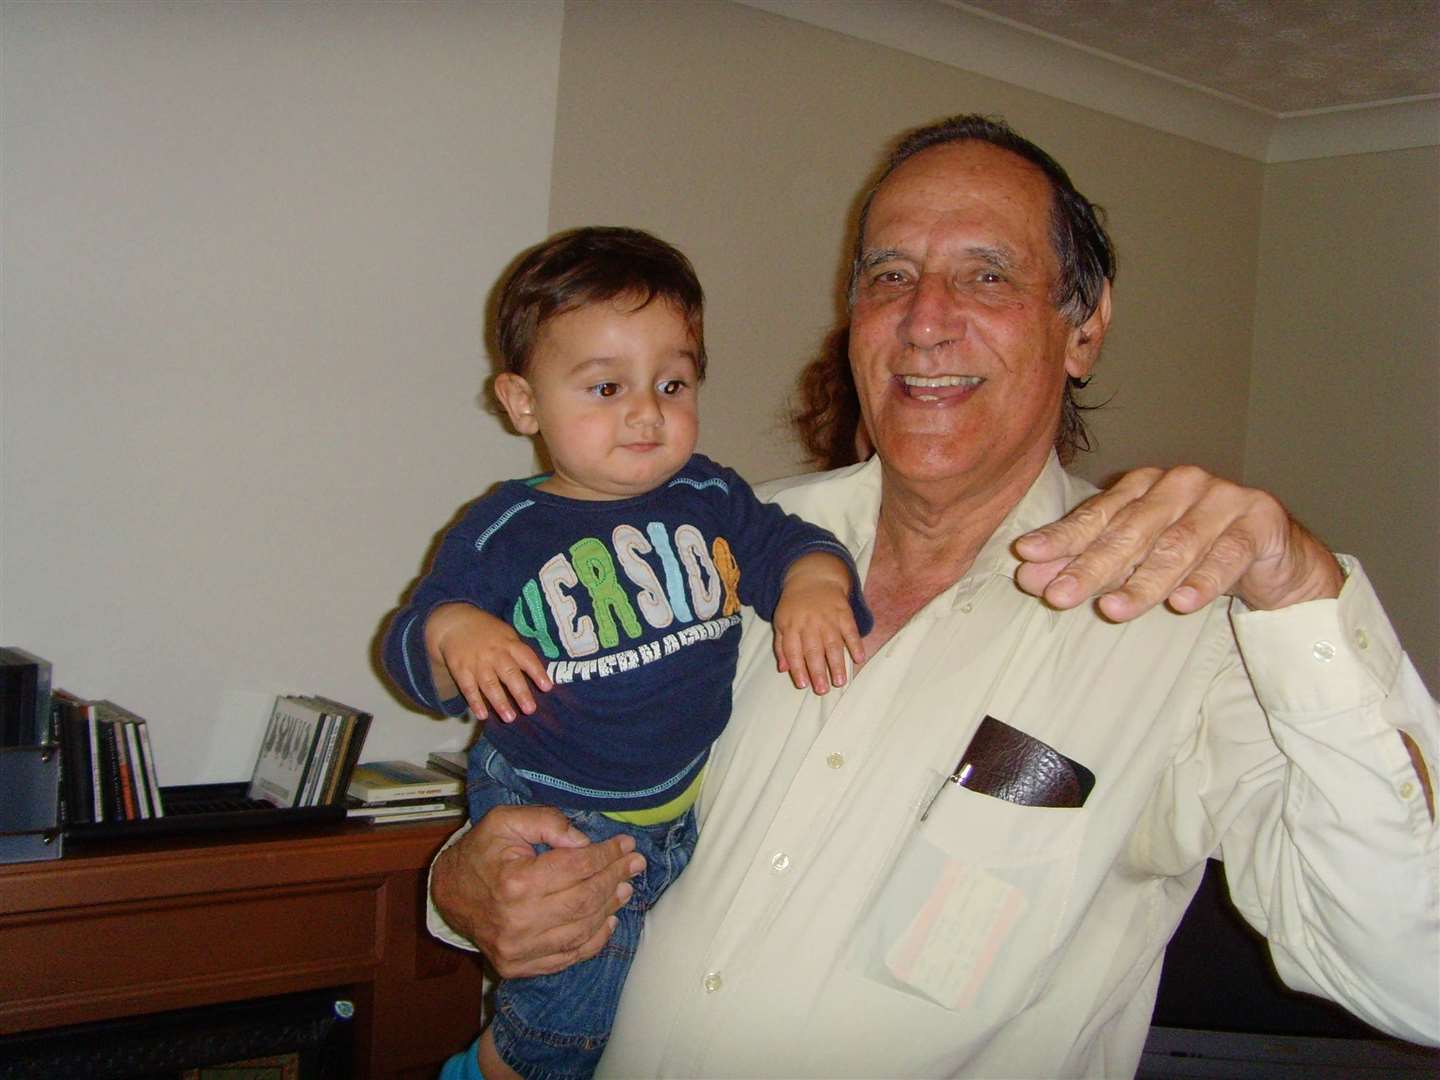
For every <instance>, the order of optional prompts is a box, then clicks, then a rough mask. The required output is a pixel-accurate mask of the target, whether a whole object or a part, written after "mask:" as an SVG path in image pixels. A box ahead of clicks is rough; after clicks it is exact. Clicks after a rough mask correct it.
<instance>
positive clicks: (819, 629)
mask: <svg viewBox="0 0 1440 1080" xmlns="http://www.w3.org/2000/svg"><path fill="white" fill-rule="evenodd" d="M772 623H773V625H774V628H775V661H776V663H777V664H778V665H779V668H780V670H781V671H788V672H789V673H790V681H791V682H793V683H794V684H795V686H796V688H797V689H800V690H803V689H805V687H806V686H807V685H808V686H813V687H814V688H815V692H816V693H817V694H823V693H825V692H826V691H828V690H829V689H830V687H831V686H844V685H845V650H846V649H849V650H850V655H851V657H853V658H854V660H855V663H857V664H863V663H864V662H865V648H864V646H863V645H861V643H860V628H859V627H858V626H856V625H855V615H854V613H853V612H852V611H851V610H850V570H849V568H848V567H847V566H846V565H845V563H844V562H843V561H842V560H841V559H838V558H836V557H835V556H834V555H825V554H823V553H821V552H811V553H810V554H809V555H802V556H801V557H800V558H798V559H796V560H795V561H794V563H792V564H791V566H790V570H789V572H788V573H787V574H786V575H785V588H784V591H782V592H781V594H780V602H779V603H778V604H776V605H775V618H774V619H773V620H772Z"/></svg>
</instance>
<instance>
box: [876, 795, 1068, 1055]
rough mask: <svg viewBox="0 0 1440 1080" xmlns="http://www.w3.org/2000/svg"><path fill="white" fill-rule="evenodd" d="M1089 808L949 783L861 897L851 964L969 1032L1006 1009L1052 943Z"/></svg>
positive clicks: (1019, 1002)
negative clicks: (1017, 800) (1031, 802)
mask: <svg viewBox="0 0 1440 1080" xmlns="http://www.w3.org/2000/svg"><path fill="white" fill-rule="evenodd" d="M940 786H941V777H940V776H939V774H938V773H937V774H936V775H935V788H939V787H940ZM931 790H934V788H932V789H931ZM1085 814H1086V812H1085V811H1084V810H1083V809H1078V808H1063V809H1057V808H1050V807H1037V806H1019V805H1016V804H1014V803H1009V802H1005V801H1003V800H1001V799H996V798H992V797H991V796H988V795H980V794H977V793H975V792H973V791H967V790H965V789H964V788H963V787H959V786H958V785H954V784H945V785H944V790H943V791H942V792H941V794H940V796H939V798H937V799H936V800H935V802H934V804H933V805H932V806H931V808H930V812H929V815H928V817H927V818H926V820H925V821H923V822H919V823H918V824H917V826H916V827H915V829H914V831H913V832H912V833H911V834H910V835H909V836H908V837H907V838H906V839H905V840H904V842H903V843H902V845H901V847H900V851H899V853H898V854H897V856H896V858H895V860H894V864H893V867H894V868H893V870H892V871H891V872H890V873H889V874H888V875H886V876H884V877H883V878H882V879H881V880H880V882H879V883H878V885H877V886H876V887H875V889H874V891H873V893H872V895H871V897H870V899H869V901H868V902H867V905H866V907H865V909H864V911H863V913H862V915H861V917H860V920H859V925H858V932H857V934H856V936H855V938H854V941H853V943H852V946H851V952H850V956H849V964H848V966H849V967H850V968H851V969H852V970H853V971H855V972H856V973H857V974H860V975H862V976H863V977H865V978H867V979H869V980H872V981H874V982H878V983H881V984H883V985H885V986H887V987H889V988H891V989H893V990H896V991H899V992H901V993H905V994H910V995H915V996H919V997H922V998H925V999H928V1000H929V1001H931V1002H933V1003H934V1004H936V1005H939V1006H941V1007H942V1008H945V1009H951V1010H956V1011H964V1012H965V1013H966V1018H967V1025H969V1024H978V1025H979V1027H977V1028H975V1029H974V1030H976V1031H977V1032H978V1031H980V1030H983V1029H984V1028H985V1027H988V1026H991V1025H993V1024H998V1023H1000V1022H1003V1021H1004V1020H1005V1019H1007V1018H1008V1017H1010V1016H1013V1015H1014V1014H1015V1013H1017V1012H1019V1011H1020V1010H1021V1009H1023V1008H1024V1007H1025V1006H1026V1005H1027V1004H1029V1002H1030V1001H1031V999H1032V998H1033V997H1034V995H1035V993H1036V992H1037V989H1038V987H1039V986H1040V984H1041V981H1042V979H1043V977H1044V976H1045V974H1046V972H1047V971H1048V969H1049V965H1050V962H1051V959H1052V957H1053V955H1054V953H1055V951H1056V948H1057V947H1058V944H1059V942H1058V940H1057V938H1058V934H1059V930H1060V927H1061V925H1062V922H1063V920H1064V917H1065V913H1066V909H1067V906H1068V903H1069V900H1070V896H1071V892H1072V889H1073V887H1074V879H1075V867H1076V863H1077V859H1078V852H1079V849H1080V843H1081V840H1082V838H1083V835H1084V828H1085V824H1084V823H1085Z"/></svg>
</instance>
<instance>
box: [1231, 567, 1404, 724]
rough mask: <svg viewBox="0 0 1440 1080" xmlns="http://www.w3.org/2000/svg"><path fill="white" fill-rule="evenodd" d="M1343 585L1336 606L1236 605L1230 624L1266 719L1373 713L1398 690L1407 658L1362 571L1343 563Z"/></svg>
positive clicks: (1326, 603)
mask: <svg viewBox="0 0 1440 1080" xmlns="http://www.w3.org/2000/svg"><path fill="white" fill-rule="evenodd" d="M1337 557H1338V558H1339V560H1340V565H1341V568H1342V569H1343V570H1344V571H1345V584H1344V586H1343V587H1342V588H1341V590H1340V595H1339V596H1338V597H1336V598H1335V599H1333V600H1309V601H1306V602H1304V603H1300V604H1292V605H1291V606H1289V607H1286V608H1280V609H1278V610H1275V611H1253V610H1251V609H1250V608H1248V607H1247V606H1246V605H1245V604H1244V603H1243V602H1241V601H1240V600H1239V599H1234V600H1232V601H1231V607H1230V621H1231V625H1232V626H1233V628H1234V631H1235V640H1236V642H1237V643H1238V644H1239V646H1240V654H1241V656H1242V657H1244V660H1245V667H1246V670H1248V671H1249V673H1250V679H1251V682H1252V683H1253V684H1254V687H1255V694H1256V697H1258V698H1259V700H1260V704H1261V705H1262V706H1263V707H1264V709H1265V711H1266V712H1267V713H1270V714H1271V715H1277V714H1278V715H1283V716H1288V717H1294V718H1304V717H1306V716H1325V715H1330V714H1333V713H1335V712H1338V711H1341V710H1345V709H1353V708H1357V707H1363V706H1366V705H1373V704H1375V703H1376V702H1378V701H1380V700H1382V699H1383V698H1384V697H1385V696H1386V694H1388V693H1389V691H1390V688H1391V687H1392V686H1393V685H1394V684H1395V678H1396V673H1397V672H1398V671H1399V668H1400V664H1401V660H1402V657H1403V655H1404V650H1403V649H1402V648H1401V646H1400V641H1399V639H1398V638H1397V637H1396V636H1395V630H1394V628H1393V627H1392V626H1391V625H1390V620H1389V619H1388V618H1387V617H1386V615H1385V610H1384V608H1382V607H1381V606H1380V598H1379V597H1378V596H1376V595H1375V589H1374V587H1373V586H1372V585H1371V584H1370V579H1369V578H1368V577H1366V575H1365V570H1364V568H1363V567H1361V565H1360V563H1359V562H1358V561H1357V560H1355V559H1353V558H1351V557H1350V556H1348V555H1340V556H1337Z"/></svg>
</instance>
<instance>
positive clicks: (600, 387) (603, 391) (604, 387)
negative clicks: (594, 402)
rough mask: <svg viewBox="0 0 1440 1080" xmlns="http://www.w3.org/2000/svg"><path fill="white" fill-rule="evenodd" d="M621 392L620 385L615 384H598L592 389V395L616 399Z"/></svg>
mask: <svg viewBox="0 0 1440 1080" xmlns="http://www.w3.org/2000/svg"><path fill="white" fill-rule="evenodd" d="M619 392H620V384H619V383H613V382H602V383H596V384H595V385H594V386H592V387H590V393H592V394H594V395H595V396H596V397H614V396H615V395H616V394H618V393H619Z"/></svg>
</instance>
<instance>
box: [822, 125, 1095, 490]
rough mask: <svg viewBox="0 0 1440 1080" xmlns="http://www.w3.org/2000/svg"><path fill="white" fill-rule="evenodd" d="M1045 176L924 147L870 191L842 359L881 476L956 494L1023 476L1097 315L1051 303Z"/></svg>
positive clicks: (1045, 444) (1079, 372)
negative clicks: (1085, 316) (1081, 320)
mask: <svg viewBox="0 0 1440 1080" xmlns="http://www.w3.org/2000/svg"><path fill="white" fill-rule="evenodd" d="M1050 208H1051V189H1050V184H1049V181H1048V180H1047V179H1046V177H1045V175H1044V174H1043V173H1041V172H1040V171H1039V170H1038V169H1037V168H1035V167H1034V166H1032V165H1031V164H1030V163H1029V162H1027V161H1025V160H1024V159H1023V158H1020V157H1018V156H1016V155H1014V154H1011V153H1010V152H1008V151H1005V150H1001V149H999V148H997V147H994V146H991V145H990V144H989V143H983V142H964V143H952V144H948V145H943V146H938V147H932V148H931V149H929V150H925V151H922V152H921V153H919V154H916V155H915V156H914V157H912V158H910V159H909V160H908V161H906V162H905V163H904V164H903V165H901V166H900V167H899V168H898V169H896V170H895V171H894V172H893V173H891V174H890V176H889V177H888V178H887V179H886V180H885V182H884V183H883V184H882V185H881V186H880V189H879V190H878V191H877V192H876V194H875V198H874V200H873V202H872V203H871V205H870V214H869V219H868V221H867V224H866V228H865V235H864V237H863V242H862V247H861V251H862V254H861V260H860V267H859V273H858V274H857V277H856V287H855V296H854V302H853V305H852V309H851V322H850V362H851V366H852V368H853V369H854V372H855V385H856V388H857V389H858V391H859V394H860V407H861V411H862V413H863V414H864V417H865V424H866V426H867V428H868V430H869V432H870V438H871V439H872V441H873V442H874V443H875V446H876V447H877V449H878V450H879V452H880V456H881V459H882V461H884V463H885V465H886V467H887V469H889V470H891V471H892V472H894V473H896V474H897V475H899V476H900V477H902V478H904V479H906V480H908V481H910V482H912V483H929V482H932V481H948V482H951V483H957V482H958V483H959V484H960V485H961V488H960V493H961V494H962V495H968V494H972V493H973V494H984V493H987V492H990V491H993V490H995V486H996V485H1007V484H1013V485H1017V486H1018V485H1020V484H1022V483H1023V484H1027V485H1028V483H1029V481H1030V480H1031V479H1032V478H1033V477H1034V476H1035V475H1036V473H1038V471H1039V469H1040V468H1041V466H1042V465H1043V464H1044V461H1045V458H1046V456H1047V455H1048V454H1049V452H1050V448H1051V446H1052V445H1053V443H1054V439H1055V431H1056V425H1057V423H1058V421H1059V416H1060V404H1061V400H1062V396H1063V393H1064V387H1065V378H1066V376H1067V375H1074V376H1077V377H1080V376H1083V375H1085V374H1086V373H1087V372H1088V371H1089V369H1090V366H1091V364H1092V363H1093V361H1094V358H1095V355H1096V353H1097V352H1098V349H1099V339H1100V337H1101V336H1103V334H1104V323H1105V321H1106V320H1108V316H1109V299H1108V293H1107V296H1106V299H1105V301H1104V302H1103V303H1102V304H1101V306H1100V309H1099V310H1097V313H1096V315H1095V316H1093V317H1092V318H1091V320H1090V321H1088V322H1087V323H1086V324H1085V326H1084V327H1080V328H1075V327H1072V326H1071V325H1070V324H1069V323H1068V322H1066V321H1065V319H1064V318H1063V317H1062V316H1061V315H1060V313H1059V312H1058V311H1056V309H1055V307H1054V305H1053V304H1052V302H1051V296H1052V294H1053V290H1054V286H1055V282H1056V278H1057V275H1058V272H1059V268H1058V265H1057V262H1056V258H1055V252H1054V248H1053V246H1052V244H1051V241H1050Z"/></svg>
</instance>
